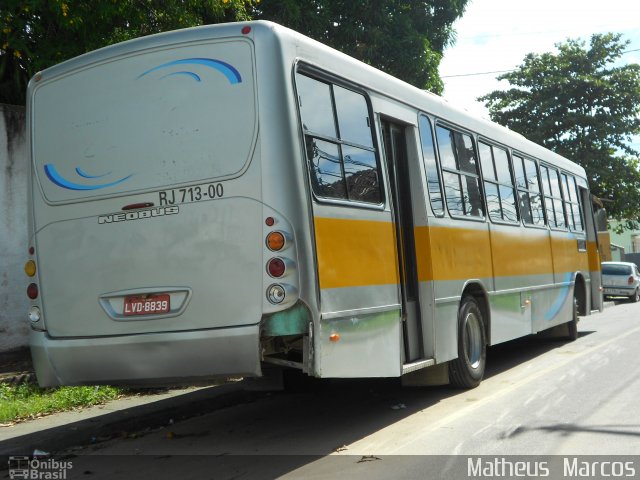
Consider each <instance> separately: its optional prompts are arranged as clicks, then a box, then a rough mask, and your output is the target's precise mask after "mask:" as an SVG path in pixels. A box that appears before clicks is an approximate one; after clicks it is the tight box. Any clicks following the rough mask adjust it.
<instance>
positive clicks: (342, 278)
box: [314, 217, 399, 289]
mask: <svg viewBox="0 0 640 480" xmlns="http://www.w3.org/2000/svg"><path fill="white" fill-rule="evenodd" d="M314 224H315V230H316V251H317V255H318V276H319V281H320V288H322V289H325V288H338V287H358V286H367V285H386V284H397V283H398V282H399V278H398V270H397V253H396V241H395V232H394V226H393V223H391V222H376V221H370V220H349V219H340V218H319V217H315V219H314Z"/></svg>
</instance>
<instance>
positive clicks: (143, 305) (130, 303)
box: [122, 293, 171, 316]
mask: <svg viewBox="0 0 640 480" xmlns="http://www.w3.org/2000/svg"><path fill="white" fill-rule="evenodd" d="M170 309H171V297H170V296H169V294H166V293H162V294H159V295H149V296H144V297H143V296H130V297H124V310H123V312H122V313H123V315H125V316H130V315H158V314H160V313H167V312H169V310H170Z"/></svg>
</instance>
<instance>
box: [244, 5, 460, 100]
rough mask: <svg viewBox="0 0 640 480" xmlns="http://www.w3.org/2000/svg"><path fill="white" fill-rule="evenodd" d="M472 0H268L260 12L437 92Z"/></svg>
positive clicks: (258, 15)
mask: <svg viewBox="0 0 640 480" xmlns="http://www.w3.org/2000/svg"><path fill="white" fill-rule="evenodd" d="M467 1H468V0H423V1H412V2H407V1H404V0H263V1H262V2H259V3H256V4H255V10H254V17H255V18H260V19H264V20H272V21H275V22H277V23H280V24H282V25H285V26H287V27H289V28H292V29H294V30H297V31H299V32H301V33H304V34H305V35H308V36H310V37H312V38H314V39H315V40H318V41H320V42H322V43H325V44H327V45H330V46H331V47H333V48H335V49H337V50H340V51H342V52H344V53H346V54H347V55H351V56H352V57H355V58H357V59H359V60H362V61H363V62H365V63H368V64H370V65H373V66H374V67H376V68H379V69H380V70H383V71H385V72H387V73H389V74H391V75H394V76H396V77H398V78H401V79H402V80H404V81H406V82H408V83H411V84H413V85H415V86H416V87H418V88H426V89H428V90H431V91H433V92H435V93H441V92H442V87H443V84H442V80H441V79H440V76H439V75H438V66H439V64H440V60H441V58H442V53H443V51H444V48H445V47H446V46H447V45H448V44H450V43H451V42H452V41H453V39H454V33H453V28H452V25H453V22H454V21H455V20H456V19H457V18H458V17H460V16H461V15H462V13H463V12H464V9H465V6H466V4H467Z"/></svg>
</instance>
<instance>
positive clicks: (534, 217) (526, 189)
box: [513, 155, 545, 225]
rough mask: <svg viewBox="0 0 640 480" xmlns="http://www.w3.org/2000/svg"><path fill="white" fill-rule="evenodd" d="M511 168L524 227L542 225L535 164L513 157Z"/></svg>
mask: <svg viewBox="0 0 640 480" xmlns="http://www.w3.org/2000/svg"><path fill="white" fill-rule="evenodd" d="M513 168H514V173H515V179H516V188H517V189H518V204H519V207H520V215H522V220H523V221H524V223H525V225H544V224H545V223H544V210H543V208H542V198H541V195H540V184H539V180H538V169H537V167H536V164H535V162H534V161H533V160H529V159H528V158H523V157H520V156H518V155H514V156H513Z"/></svg>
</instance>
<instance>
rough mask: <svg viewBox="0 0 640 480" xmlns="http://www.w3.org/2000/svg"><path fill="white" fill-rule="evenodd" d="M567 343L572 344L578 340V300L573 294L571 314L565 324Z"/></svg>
mask: <svg viewBox="0 0 640 480" xmlns="http://www.w3.org/2000/svg"><path fill="white" fill-rule="evenodd" d="M566 339H567V340H568V341H569V342H573V341H574V340H577V339H578V299H577V298H576V296H575V294H574V296H573V313H572V315H571V320H570V321H569V322H568V323H567V337H566Z"/></svg>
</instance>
